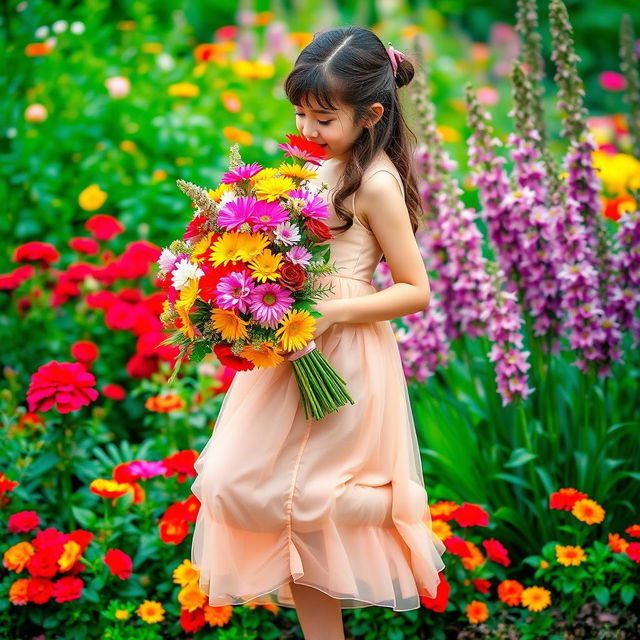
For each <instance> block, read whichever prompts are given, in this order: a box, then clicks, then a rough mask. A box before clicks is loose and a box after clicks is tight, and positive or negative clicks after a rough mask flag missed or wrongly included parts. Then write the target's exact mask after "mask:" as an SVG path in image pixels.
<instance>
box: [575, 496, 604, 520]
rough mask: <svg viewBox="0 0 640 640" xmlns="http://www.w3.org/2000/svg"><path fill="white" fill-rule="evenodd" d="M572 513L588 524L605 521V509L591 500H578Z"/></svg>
mask: <svg viewBox="0 0 640 640" xmlns="http://www.w3.org/2000/svg"><path fill="white" fill-rule="evenodd" d="M571 513H572V514H573V515H574V516H575V517H576V518H578V520H581V521H582V522H586V523H587V524H596V523H598V522H602V521H603V520H604V509H603V508H602V507H601V506H600V505H599V504H598V503H597V502H596V501H595V500H590V499H589V498H584V499H582V500H578V501H577V502H576V503H575V504H574V505H573V507H572V508H571Z"/></svg>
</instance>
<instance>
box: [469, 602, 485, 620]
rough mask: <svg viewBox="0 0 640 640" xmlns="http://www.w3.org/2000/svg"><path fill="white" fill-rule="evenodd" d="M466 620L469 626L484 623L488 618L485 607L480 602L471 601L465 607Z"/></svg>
mask: <svg viewBox="0 0 640 640" xmlns="http://www.w3.org/2000/svg"><path fill="white" fill-rule="evenodd" d="M466 612H467V618H468V619H469V622H470V623H471V624H478V623H480V622H484V621H485V620H486V619H487V618H488V617H489V610H488V609H487V605H486V604H485V603H484V602H481V601H480V600H472V601H471V602H470V603H469V604H468V605H467V606H466Z"/></svg>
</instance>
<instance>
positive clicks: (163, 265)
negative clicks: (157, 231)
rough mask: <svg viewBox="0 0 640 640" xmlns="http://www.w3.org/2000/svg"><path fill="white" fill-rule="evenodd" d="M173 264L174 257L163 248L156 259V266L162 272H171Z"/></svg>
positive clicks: (174, 261)
mask: <svg viewBox="0 0 640 640" xmlns="http://www.w3.org/2000/svg"><path fill="white" fill-rule="evenodd" d="M175 263H176V256H175V255H174V254H173V253H172V252H171V251H170V250H169V249H167V248H164V249H163V250H162V253H161V254H160V257H159V258H158V265H159V267H160V269H162V271H171V269H173V265H174V264H175Z"/></svg>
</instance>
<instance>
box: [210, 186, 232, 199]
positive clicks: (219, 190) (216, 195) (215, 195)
mask: <svg viewBox="0 0 640 640" xmlns="http://www.w3.org/2000/svg"><path fill="white" fill-rule="evenodd" d="M232 189H233V185H232V184H225V183H222V184H220V185H219V186H217V187H216V188H215V189H209V191H207V195H208V196H209V197H210V198H211V199H212V200H215V201H216V202H220V198H221V197H222V194H224V193H226V192H227V191H231V190H232Z"/></svg>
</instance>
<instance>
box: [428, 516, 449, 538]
mask: <svg viewBox="0 0 640 640" xmlns="http://www.w3.org/2000/svg"><path fill="white" fill-rule="evenodd" d="M431 530H432V531H433V532H434V533H435V534H436V535H437V536H438V538H440V540H446V539H447V538H450V537H451V536H452V535H453V531H452V529H451V525H450V524H449V523H448V522H445V521H444V520H433V521H432V523H431Z"/></svg>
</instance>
